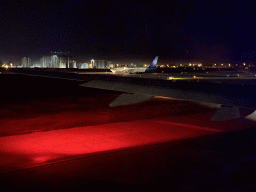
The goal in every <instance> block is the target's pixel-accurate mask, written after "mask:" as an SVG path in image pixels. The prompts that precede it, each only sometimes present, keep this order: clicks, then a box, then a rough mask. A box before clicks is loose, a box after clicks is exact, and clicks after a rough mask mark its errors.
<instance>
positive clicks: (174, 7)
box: [0, 0, 256, 63]
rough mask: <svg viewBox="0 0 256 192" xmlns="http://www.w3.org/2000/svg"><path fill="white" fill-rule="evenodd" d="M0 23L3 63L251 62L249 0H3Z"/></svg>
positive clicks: (253, 23) (253, 7)
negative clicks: (47, 58)
mask: <svg viewBox="0 0 256 192" xmlns="http://www.w3.org/2000/svg"><path fill="white" fill-rule="evenodd" d="M103 2H104V3H103ZM0 18H1V22H0V23H1V25H0V26H1V30H0V35H1V39H0V60H2V61H4V62H8V61H12V62H21V58H22V57H24V56H28V57H31V58H32V62H33V60H34V61H36V60H38V59H39V58H40V57H41V56H42V55H45V54H50V52H51V51H66V52H67V51H68V52H70V53H71V54H72V55H73V57H74V59H76V60H77V61H78V62H79V61H88V60H90V59H92V58H94V59H109V60H116V61H121V60H124V61H128V62H136V61H140V60H141V61H142V60H143V61H146V62H149V61H151V60H152V59H153V58H154V57H155V56H156V55H158V56H159V62H169V61H181V62H182V61H190V62H192V61H200V62H243V61H245V62H252V63H254V61H255V59H256V55H255V54H256V52H255V46H256V35H255V30H256V3H254V1H246V0H232V1H225V0H207V1H205V0H183V1H182V0H179V1H178V0H174V1H170V0H168V1H166V0H157V1H146V0H129V1H119V0H108V1H107V0H106V1H99V0H62V1H59V0H2V1H1V3H0Z"/></svg>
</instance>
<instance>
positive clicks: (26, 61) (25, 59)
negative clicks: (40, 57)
mask: <svg viewBox="0 0 256 192" xmlns="http://www.w3.org/2000/svg"><path fill="white" fill-rule="evenodd" d="M22 67H31V59H30V58H28V57H23V58H22Z"/></svg>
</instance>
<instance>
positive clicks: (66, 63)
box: [40, 52, 76, 68]
mask: <svg viewBox="0 0 256 192" xmlns="http://www.w3.org/2000/svg"><path fill="white" fill-rule="evenodd" d="M40 65H41V67H44V68H75V67H76V66H75V65H76V62H75V61H74V60H71V56H69V55H68V54H67V53H63V52H52V54H51V55H50V56H43V57H42V58H41V59H40Z"/></svg>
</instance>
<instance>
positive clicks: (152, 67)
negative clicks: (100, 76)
mask: <svg viewBox="0 0 256 192" xmlns="http://www.w3.org/2000/svg"><path fill="white" fill-rule="evenodd" d="M157 60H158V56H156V57H155V59H154V60H153V61H152V62H151V63H150V65H149V66H148V67H117V68H112V69H110V70H111V71H112V72H113V73H121V74H123V73H143V72H153V71H155V70H156V65H157Z"/></svg>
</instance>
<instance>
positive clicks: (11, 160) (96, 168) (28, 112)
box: [0, 75, 256, 191]
mask: <svg viewBox="0 0 256 192" xmlns="http://www.w3.org/2000/svg"><path fill="white" fill-rule="evenodd" d="M0 80H1V83H2V84H3V83H4V84H3V86H2V88H1V89H2V90H1V93H2V95H1V97H2V100H1V103H0V104H1V107H0V114H1V119H0V125H1V129H0V181H1V184H2V187H4V186H5V187H8V189H19V190H21V189H25V190H26V189H31V190H52V191H69V190H86V189H89V188H88V187H93V189H98V188H99V189H102V187H109V188H111V189H114V188H116V189H120V190H124V189H125V188H127V187H129V188H135V189H136V188H138V187H143V188H147V189H151V188H152V187H156V188H165V187H168V189H167V190H172V191H255V190H256V185H255V183H256V171H255V170H256V169H255V168H256V166H255V158H256V156H255V154H256V151H255V149H256V142H255V137H256V131H255V125H256V124H255V123H254V122H251V121H249V120H245V119H238V120H234V121H228V122H211V121H210V118H211V116H212V115H213V114H214V112H215V109H210V108H208V107H204V106H200V105H198V104H195V103H191V102H185V101H174V100H168V99H160V98H154V99H153V100H151V101H148V102H145V103H141V104H137V105H133V106H127V107H117V108H110V107H108V104H109V103H110V102H111V101H112V100H114V99H115V97H117V96H118V93H117V92H110V91H101V90H94V89H86V88H83V87H79V86H78V85H79V83H81V82H76V81H68V80H59V79H47V78H41V77H24V76H21V75H0ZM31 82H36V83H37V86H34V83H33V86H32V84H31ZM7 90H8V91H7ZM90 189H91V188H90Z"/></svg>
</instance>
